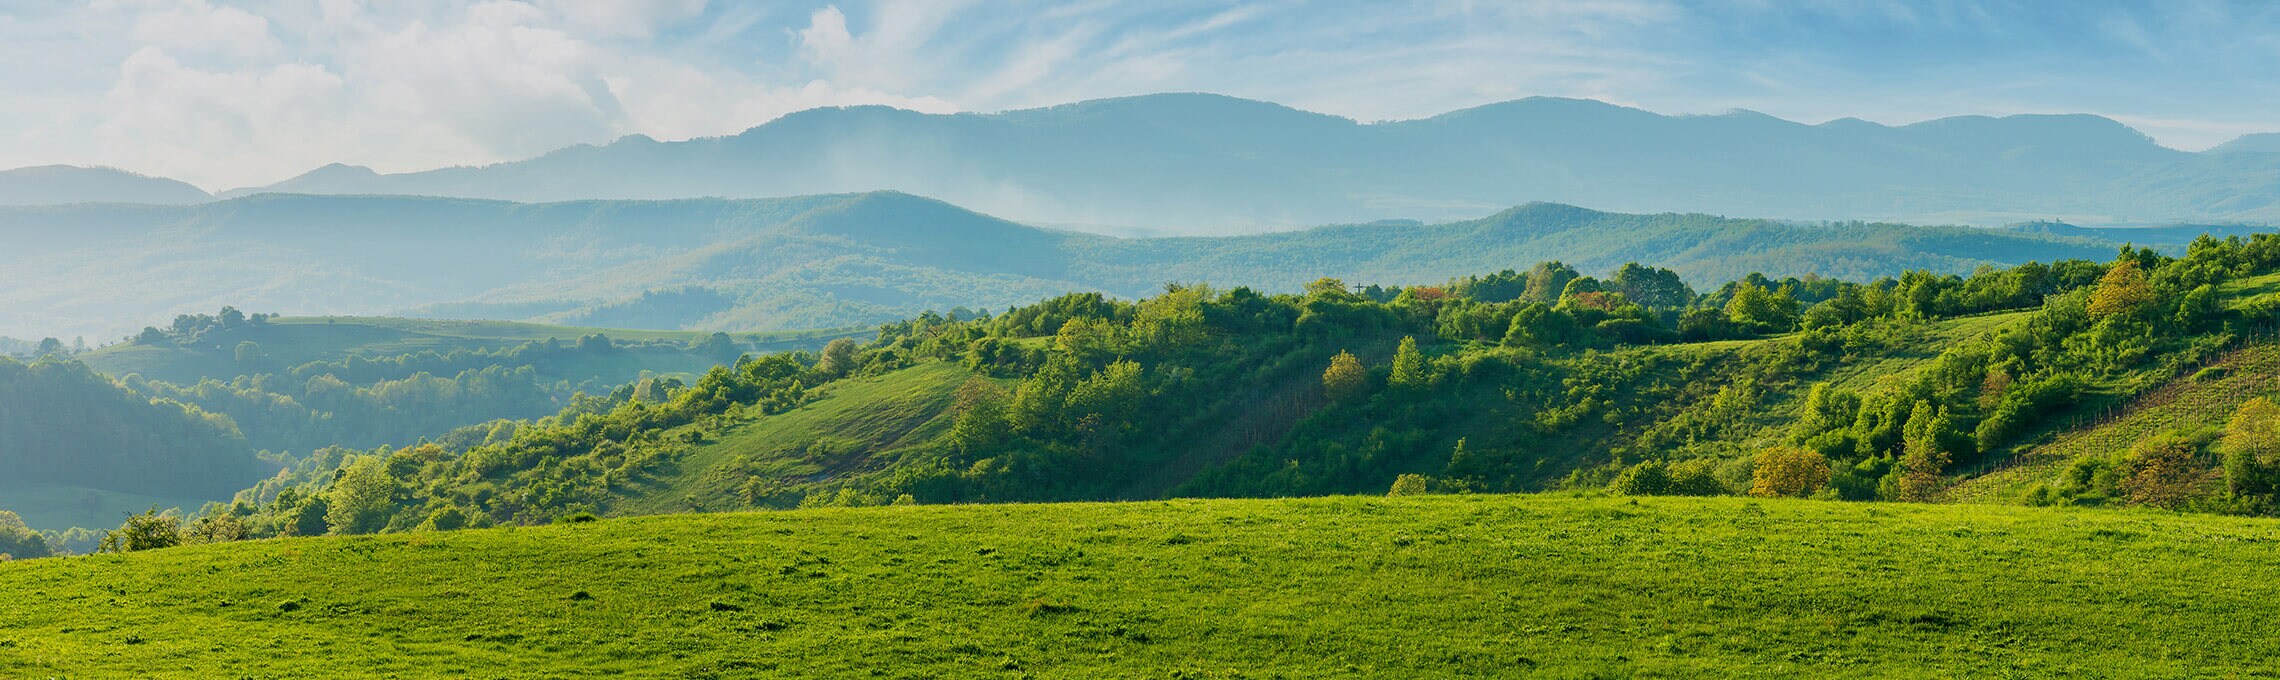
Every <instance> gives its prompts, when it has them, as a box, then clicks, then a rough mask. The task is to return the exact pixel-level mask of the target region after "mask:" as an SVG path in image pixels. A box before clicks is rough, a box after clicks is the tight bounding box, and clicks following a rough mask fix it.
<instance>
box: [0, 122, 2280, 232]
mask: <svg viewBox="0 0 2280 680" xmlns="http://www.w3.org/2000/svg"><path fill="white" fill-rule="evenodd" d="M2276 152H2280V142H2276V141H2275V139H2274V138H2271V137H2267V136H2255V135H2252V136H2249V137H2244V138H2242V139H2240V140H2238V141H2235V142H2233V143H2231V144H2227V145H2224V146H2221V147H2218V148H2216V149H2212V150H2210V151H2208V152H2202V153H2188V152H2183V151H2178V150H2174V149H2169V148H2166V147H2163V146H2160V145H2159V144H2156V143H2155V142H2154V141H2153V140H2152V139H2150V138H2148V137H2146V136H2145V135H2143V134H2140V133H2138V132H2137V131H2136V130H2133V129H2131V128H2129V127H2128V126H2126V125H2123V124H2121V123H2118V122H2116V121H2113V120H2110V119H2106V118H2101V117H2097V116H2090V115H2017V116H2007V117H2000V118H1996V117H1986V116H1961V117H1953V118H1942V119H1938V120H1932V121H1926V122H1921V123H1915V124H1910V125H1899V126H1890V125H1883V124H1878V123H1872V122H1867V121H1862V120H1858V119H1850V118H1848V119H1840V120H1834V121H1830V122H1827V123H1822V124H1818V125H1808V124H1803V123H1797V122H1792V121H1787V120H1782V119H1779V118H1774V117H1772V116H1767V115H1764V114H1759V113H1754V112H1749V111H1735V112H1731V113H1726V114H1721V115H1679V116H1673V115H1662V114H1657V113H1653V112H1649V111H1643V110H1639V109H1634V108H1627V107H1622V106H1616V105H1612V104H1607V103H1603V102H1598V101H1592V100H1579V99H1558V98H1530V99H1522V100H1516V101H1510V102H1504V103H1499V104H1492V105H1487V106H1482V107H1478V108H1472V109H1465V110H1461V111H1455V112H1451V113H1447V114H1443V115H1439V116H1434V117H1431V118H1425V119H1419V120H1403V121H1388V122H1376V123H1362V122H1357V121H1354V120H1349V119H1345V118H1339V117H1335V116H1328V115H1323V114H1317V113H1310V112H1306V111H1300V110H1296V109H1292V108H1288V107H1284V106H1280V105H1276V104H1271V103H1265V102H1258V101H1250V100H1244V99H1237V98H1232V97H1224V96H1218V95H1207V94H1162V95H1149V96H1140V97H1129V98H1121V99H1104V100H1094V101H1086V102H1079V103H1074V104H1067V105H1061V106H1054V107H1049V108H1041V109H1028V110H1017V111H1007V112H1002V113H992V114H974V113H961V114H948V115H937V114H925V113H917V112H912V111H905V110H897V109H892V108H885V107H876V106H868V107H850V108H824V109H813V110H808V111H802V112H798V113H794V114H791V115H787V116H784V117H782V118H779V119H777V120H774V121H771V122H768V123H766V124H764V125H760V126H758V127H754V128H752V129H750V130H747V131H745V132H743V133H741V134H736V135H731V136H725V137H714V138H699V139H692V140H687V141H677V142H661V141H657V140H654V139H651V138H648V137H643V136H632V137H626V138H623V139H620V140H618V141H616V142H613V143H610V144H606V145H601V146H573V147H569V148H564V149H560V150H557V151H555V152H552V153H548V154H545V155H543V156H539V157H536V158H530V159H525V160H519V161H513V162H506V163H499V164H494V165H486V166H481V167H452V168H442V169H435V170H427V171H421V172H408V173H395V174H384V173H379V172H375V171H373V170H371V169H368V168H362V167H355V166H348V165H328V166H325V167H322V168H319V169H317V170H314V171H312V172H309V173H307V174H305V175H302V176H299V177H295V178H292V179H289V180H286V181H283V182H279V183H277V184H272V185H268V186H263V187H251V188H244V189H236V190H231V191H225V192H222V194H221V196H223V197H239V196H246V195H252V194H256V193H275V192H290V193H316V194H390V195H422V196H449V197H465V198H486V199H496V200H508V201H517V202H560V201H573V200H585V199H648V200H658V199H675V198H692V197H729V198H758V197H773V196H791V195H805V194H823V193H861V192H868V191H874V190H896V191H902V192H906V193H912V194H919V195H926V196H932V197H936V198H940V199H942V200H946V201H949V202H951V203H955V204H958V205H961V206H966V207H968V208H972V209H975V210H978V211H981V212H985V213H989V214H993V215H998V216H1002V217H1005V218H1008V219H1012V220H1018V221H1021V222H1025V223H1030V224H1043V225H1053V226H1061V227H1067V228H1072V229H1078V230H1084V231H1093V232H1100V233H1116V234H1133V233H1143V232H1145V233H1168V234H1228V233H1252V232H1258V231H1270V230H1281V229H1290V228H1296V227H1303V226H1307V225H1315V224H1327V223H1339V222H1354V221H1370V220H1377V219H1406V218H1414V219H1422V220H1427V221H1444V220H1455V219H1463V218H1470V217H1477V216H1479V215H1484V214H1488V213H1491V212H1494V211H1496V210H1498V209H1501V208H1503V207H1508V206H1512V205H1519V204H1523V203H1528V202H1534V201H1548V202H1559V203H1567V204H1575V205H1588V206H1592V207H1594V208H1599V209H1606V210H1617V211H1627V212H1650V213H1651V212H1702V213H1711V214H1733V215H1752V216H1763V217H1773V218H1783V219H1813V220H1822V219H1863V220H1892V221H1906V222H1930V223H1965V224H1981V225H1993V224H2002V223H2010V222H2016V221H2024V220H2029V219H2064V220H2068V221H2072V222H2076V223H2084V224H2138V223H2161V222H2174V221H2225V222H2261V221H2270V220H2273V219H2275V218H2280V153H2276ZM14 183H19V181H18V180H17V179H16V178H13V177H0V187H5V186H7V185H10V184H14ZM188 188H189V187H187V186H183V187H180V189H188ZM26 193H27V192H25V191H23V190H17V189H8V188H0V196H13V197H17V198H13V199H7V200H11V201H13V202H18V203H21V202H24V200H23V199H22V198H21V196H23V195H26ZM31 195H35V196H36V195H38V194H37V193H36V192H34V193H32V194H31ZM81 200H109V201H121V202H149V203H173V202H188V201H194V200H198V196H197V194H196V192H182V191H179V190H178V191H176V192H174V193H168V194H164V195H154V194H152V193H151V192H148V191H143V192H135V191H126V190H124V189H122V190H121V191H119V192H118V193H115V194H110V195H99V196H91V195H89V194H85V193H55V194H54V198H53V199H52V200H46V201H44V202H56V203H60V202H73V201H81Z"/></svg>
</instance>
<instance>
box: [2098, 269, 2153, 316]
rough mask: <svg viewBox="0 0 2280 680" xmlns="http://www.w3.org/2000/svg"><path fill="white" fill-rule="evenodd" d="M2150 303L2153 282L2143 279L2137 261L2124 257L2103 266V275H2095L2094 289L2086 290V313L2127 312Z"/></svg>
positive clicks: (2102, 314) (2118, 313)
mask: <svg viewBox="0 0 2280 680" xmlns="http://www.w3.org/2000/svg"><path fill="white" fill-rule="evenodd" d="M2151 302H2153V283H2152V282H2151V281H2148V280H2146V276H2145V272H2144V271H2143V270H2141V269H2138V265H2137V261H2135V260H2130V259H2124V260H2121V261H2120V262H2116V263H2114V266H2112V267H2107V268H2106V275H2105V276H2101V277H2099V278H2098V287H2097V289H2096V290H2094V291H2092V292H2091V293H2090V314H2091V315H2092V316H2100V317H2107V316H2115V315H2121V314H2129V313H2131V312H2135V311H2137V310H2138V309H2140V308H2143V307H2145V306H2146V304H2148V303H2151Z"/></svg>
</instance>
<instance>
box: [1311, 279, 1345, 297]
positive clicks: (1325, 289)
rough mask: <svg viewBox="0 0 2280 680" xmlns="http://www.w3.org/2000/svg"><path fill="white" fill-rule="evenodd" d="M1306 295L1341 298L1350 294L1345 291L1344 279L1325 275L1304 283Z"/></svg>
mask: <svg viewBox="0 0 2280 680" xmlns="http://www.w3.org/2000/svg"><path fill="white" fill-rule="evenodd" d="M1306 295H1307V297H1333V298H1343V297H1347V296H1349V295H1352V294H1351V293H1348V292H1346V282H1345V281H1343V280H1340V279H1334V278H1330V277H1327V276H1325V277H1322V278H1319V279H1315V280H1314V281H1312V282H1310V283H1308V284H1306Z"/></svg>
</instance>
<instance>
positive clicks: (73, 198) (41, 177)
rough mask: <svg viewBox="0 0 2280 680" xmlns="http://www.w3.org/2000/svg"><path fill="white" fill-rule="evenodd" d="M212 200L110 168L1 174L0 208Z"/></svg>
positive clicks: (167, 182) (191, 190) (46, 168)
mask: <svg viewBox="0 0 2280 680" xmlns="http://www.w3.org/2000/svg"><path fill="white" fill-rule="evenodd" d="M211 198H213V197H212V196H208V195H207V194H206V192H205V191H204V190H202V189H199V188H198V187H194V186H190V185H188V184H184V183H182V182H177V181H174V180H171V179H166V178H163V177H148V176H144V175H138V174H135V173H131V172H127V171H125V170H114V169H111V168H82V167H76V166H70V165H42V166H38V167H30V168H17V169H14V170H0V205H60V204H68V203H150V204H159V205H174V204H182V203H199V202H203V201H206V200H208V199H211Z"/></svg>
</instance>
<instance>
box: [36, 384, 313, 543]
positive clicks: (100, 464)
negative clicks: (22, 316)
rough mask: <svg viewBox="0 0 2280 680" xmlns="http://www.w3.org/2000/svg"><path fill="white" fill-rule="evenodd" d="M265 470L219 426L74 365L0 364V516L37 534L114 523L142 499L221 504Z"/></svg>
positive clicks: (227, 427) (220, 421)
mask: <svg viewBox="0 0 2280 680" xmlns="http://www.w3.org/2000/svg"><path fill="white" fill-rule="evenodd" d="M275 469H276V468H275V467H274V466H272V465H270V464H268V463H266V462H264V461H261V460H257V459H256V458H255V457H254V452H253V449H252V448H250V447H248V446H247V444H246V441H245V439H244V438H243V437H242V436H240V435H239V433H238V432H237V429H236V428H235V427H234V426H232V425H231V424H230V423H229V422H228V421H227V419H224V418H219V417H216V416H213V415H211V414H208V413H205V412H201V411H199V410H197V409H194V408H186V407H184V406H183V405H182V404H179V403H174V402H168V401H155V400H152V399H150V398H149V397H147V396H144V395H140V394H137V393H135V392H133V391H131V390H128V389H125V388H123V387H121V386H120V385H118V384H115V383H113V382H111V381H110V380H108V379H105V378H104V377H102V376H100V375H96V374H95V373H94V372H92V371H90V370H88V369H87V367H86V366H84V365H81V364H78V363H73V362H65V361H56V360H52V359H49V360H41V361H39V362H36V363H33V364H30V365H25V364H21V363H17V362H16V361H14V360H11V359H7V358H0V471H4V472H5V474H4V475H0V510H13V511H17V512H21V513H24V514H25V519H26V521H28V522H30V523H31V524H32V525H33V526H35V527H37V528H41V529H61V528H64V527H65V526H69V524H65V522H72V523H77V522H79V521H81V520H86V519H92V520H93V521H95V522H101V523H109V522H113V521H117V517H118V516H119V515H118V514H115V513H116V512H118V511H120V510H126V509H130V508H126V507H122V506H125V505H127V504H131V503H136V502H141V501H146V500H147V501H151V502H164V501H166V500H173V499H184V498H190V499H199V500H214V499H220V498H227V497H228V496H229V495H230V493H231V492H233V491H235V490H237V489H240V488H243V487H245V486H247V485H249V484H252V483H254V482H256V481H259V480H260V479H261V478H262V477H264V476H266V475H267V474H269V473H270V472H273V471H275ZM131 509H136V510H139V509H141V508H131Z"/></svg>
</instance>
